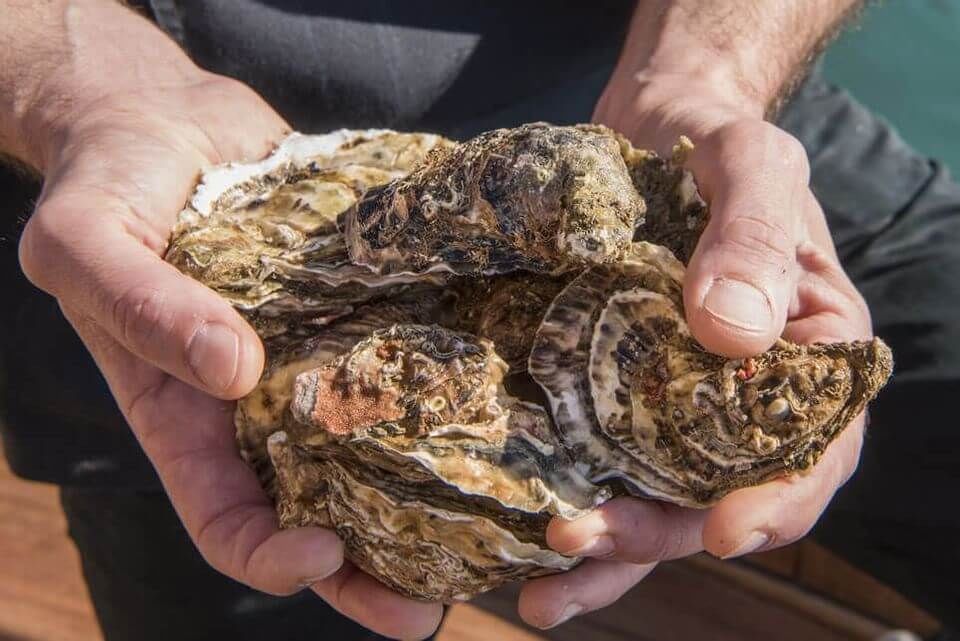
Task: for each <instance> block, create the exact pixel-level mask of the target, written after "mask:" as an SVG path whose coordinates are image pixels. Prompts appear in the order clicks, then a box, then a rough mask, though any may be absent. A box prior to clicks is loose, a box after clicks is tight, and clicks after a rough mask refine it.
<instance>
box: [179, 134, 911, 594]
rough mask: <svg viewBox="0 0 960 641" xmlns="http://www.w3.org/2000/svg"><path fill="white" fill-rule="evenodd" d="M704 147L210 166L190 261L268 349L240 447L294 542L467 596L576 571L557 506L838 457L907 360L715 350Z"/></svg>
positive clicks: (710, 484) (480, 145)
mask: <svg viewBox="0 0 960 641" xmlns="http://www.w3.org/2000/svg"><path fill="white" fill-rule="evenodd" d="M690 148H691V145H690V143H689V141H687V140H686V139H681V141H680V142H679V143H678V145H677V147H676V148H675V150H674V155H673V157H672V158H661V157H658V156H657V155H656V154H655V153H653V152H650V151H644V150H638V149H634V148H633V147H632V146H631V144H630V143H629V142H628V141H627V140H626V139H625V138H623V137H622V136H620V135H619V134H617V133H615V132H613V131H611V130H609V129H607V128H604V127H601V126H593V125H580V126H575V127H558V126H551V125H547V124H543V123H534V124H529V125H524V126H521V127H517V128H514V129H500V130H495V131H491V132H487V133H484V134H481V135H480V136H478V137H476V138H474V139H471V140H469V141H466V142H463V143H459V144H458V143H454V142H452V141H450V140H447V139H444V138H442V137H440V136H436V135H429V134H418V133H398V132H394V131H386V130H368V131H349V130H340V131H336V132H333V133H329V134H326V135H317V136H306V135H301V134H292V135H291V136H290V137H289V138H287V139H286V140H285V141H284V142H283V144H281V145H280V146H279V147H278V148H277V149H276V150H275V152H274V153H273V154H272V155H270V156H269V157H268V158H266V159H265V160H263V161H262V162H258V163H253V164H229V165H224V166H220V167H215V168H213V169H210V170H208V171H206V172H205V173H204V174H203V176H202V177H201V180H200V183H199V185H198V186H197V189H196V191H195V193H194V195H193V196H192V198H191V199H190V201H189V202H188V203H187V205H186V208H185V209H184V210H183V212H182V214H181V215H180V218H179V223H178V225H177V227H176V229H175V230H174V234H173V238H172V240H171V244H170V247H169V250H168V252H167V255H166V259H167V260H168V261H169V262H171V263H172V264H174V265H176V266H177V267H178V268H179V269H180V270H181V271H183V272H184V273H186V274H188V275H190V276H191V277H193V278H195V279H197V280H198V281H200V282H202V283H204V284H206V285H207V286H209V287H211V288H212V289H214V290H215V291H216V292H218V293H219V294H220V295H222V296H223V297H225V298H226V299H227V300H228V301H230V302H231V303H232V304H233V305H234V306H235V307H236V308H237V309H238V310H239V311H240V312H241V313H242V314H243V315H244V316H245V317H246V318H247V319H248V320H249V322H250V323H251V324H252V325H253V327H254V328H255V329H256V330H257V332H258V333H259V335H260V336H261V338H262V339H263V342H264V345H265V347H266V352H267V366H266V370H265V372H264V374H263V378H262V380H261V381H260V383H259V385H258V386H257V388H256V389H255V390H254V391H253V392H252V393H250V394H249V395H248V396H246V397H245V398H243V399H241V400H240V401H239V402H238V404H237V409H236V427H237V438H238V441H239V445H240V449H241V452H242V454H243V456H244V457H245V459H246V460H247V461H248V462H249V464H250V465H251V466H252V468H253V469H254V470H255V471H256V473H257V474H258V476H259V478H260V480H261V482H262V484H263V487H264V488H265V490H266V491H267V492H268V493H269V495H270V496H271V497H272V498H273V499H274V501H275V503H276V507H277V512H278V515H279V519H280V522H281V525H282V526H283V527H286V528H291V527H298V526H307V525H318V526H323V527H329V528H332V529H334V530H335V531H336V532H337V534H338V535H339V536H340V537H341V538H342V539H343V541H344V543H345V546H346V550H347V555H348V558H349V559H350V560H351V561H352V562H353V563H354V564H356V565H357V566H359V567H360V568H362V569H363V570H364V571H366V572H368V573H370V574H372V575H373V576H375V577H377V578H378V579H380V580H381V581H383V582H384V583H385V584H387V585H388V586H390V587H391V588H393V589H395V590H398V591H399V592H401V593H404V594H406V595H409V596H412V597H415V598H420V599H428V600H440V601H446V602H450V601H455V600H462V599H467V598H470V597H471V596H474V595H476V594H478V593H481V592H483V591H486V590H489V589H491V588H494V587H496V586H498V585H500V584H502V583H503V582H505V581H510V580H517V579H523V578H528V577H533V576H538V575H543V574H549V573H553V572H558V571H562V570H566V569H569V568H571V567H573V566H574V565H575V564H576V563H577V562H578V561H579V559H577V558H570V557H566V556H563V555H560V554H558V553H556V552H554V551H553V550H551V549H550V548H549V547H548V546H547V545H546V541H545V529H546V526H547V523H548V522H549V521H550V519H551V518H553V517H555V516H559V517H563V518H575V517H577V516H580V515H582V514H585V513H586V512H587V511H589V510H591V509H592V508H594V507H596V506H598V505H600V504H601V503H603V502H604V501H606V500H608V499H609V498H611V497H613V496H617V495H622V494H632V495H635V496H638V497H642V498H646V499H650V500H659V501H668V502H671V503H675V504H679V505H684V506H691V507H704V506H708V505H710V504H712V503H714V502H716V501H717V500H718V499H720V498H721V497H723V496H724V495H725V494H727V493H728V492H730V491H732V490H735V489H737V488H741V487H744V486H748V485H753V484H757V483H761V482H763V481H766V480H768V479H771V478H774V477H777V476H780V475H784V474H789V473H792V472H795V471H799V470H804V469H806V468H809V467H810V466H812V465H814V464H815V463H816V461H817V460H818V458H819V457H820V456H821V454H822V453H823V452H824V450H825V448H826V447H827V446H828V444H829V443H830V442H831V440H833V439H834V438H835V437H836V436H837V434H838V433H839V432H840V431H841V430H843V429H844V427H845V426H846V425H847V424H848V423H849V422H850V421H851V420H852V419H853V418H854V417H855V416H856V415H857V414H858V413H860V412H861V411H862V410H863V409H864V407H865V405H866V404H867V403H868V402H869V401H870V400H871V399H872V398H873V397H874V395H875V394H876V393H877V392H878V390H879V389H880V387H881V386H882V385H883V384H884V383H885V381H886V380H887V378H888V376H889V375H890V371H891V367H892V360H891V355H890V352H889V349H888V348H887V347H886V346H885V345H884V344H883V343H882V342H881V341H880V340H878V339H874V340H872V341H865V342H853V343H837V344H829V345H812V346H799V345H794V344H790V343H788V342H786V341H780V342H778V343H777V345H775V346H774V347H773V348H772V349H771V350H769V351H767V352H765V353H763V354H760V355H757V356H756V357H754V358H749V359H727V358H724V357H722V356H718V355H715V354H711V353H709V352H707V351H705V350H704V349H703V348H702V347H701V346H700V345H699V344H698V343H697V342H696V340H695V339H694V338H693V336H692V335H691V334H690V331H689V329H688V328H687V326H686V324H685V322H684V310H683V303H682V290H681V283H682V281H683V274H684V262H685V261H687V260H688V258H689V256H690V254H691V252H692V251H693V248H694V246H695V245H696V242H697V239H698V237H699V234H700V232H701V230H702V229H703V228H704V226H705V224H706V222H707V218H708V209H707V207H706V205H705V203H704V201H703V200H702V199H701V197H700V195H699V193H698V191H697V187H696V184H695V182H694V180H693V177H692V176H691V174H690V173H689V171H687V170H686V169H684V166H683V165H684V159H685V156H686V154H687V153H688V152H689V150H690Z"/></svg>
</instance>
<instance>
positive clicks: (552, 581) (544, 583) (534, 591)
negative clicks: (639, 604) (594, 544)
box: [517, 559, 655, 628]
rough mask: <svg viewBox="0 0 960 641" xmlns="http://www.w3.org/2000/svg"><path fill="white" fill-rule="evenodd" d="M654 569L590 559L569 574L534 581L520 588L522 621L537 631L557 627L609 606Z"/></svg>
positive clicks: (647, 565) (519, 606) (518, 606)
mask: <svg viewBox="0 0 960 641" xmlns="http://www.w3.org/2000/svg"><path fill="white" fill-rule="evenodd" d="M654 567H655V564H652V563H651V564H646V565H635V564H633V563H622V562H619V561H601V560H597V559H589V560H587V561H584V562H583V563H582V564H580V565H579V566H577V567H576V568H574V569H573V570H571V571H569V572H564V573H562V574H554V575H552V576H547V577H543V578H539V579H533V580H532V581H528V582H527V583H525V584H524V585H523V587H522V588H521V589H520V601H519V603H518V604H517V608H518V610H519V612H520V618H522V619H523V620H524V621H526V622H527V623H528V624H530V625H532V626H535V627H538V628H553V627H556V626H558V625H560V624H561V623H563V622H565V621H568V620H570V619H571V618H573V617H575V616H577V615H581V614H586V613H587V612H592V611H593V610H599V609H600V608H603V607H606V606H608V605H610V604H611V603H613V602H614V601H616V600H617V599H619V598H620V597H621V596H623V595H624V593H625V592H626V591H627V590H629V589H630V588H632V587H633V586H634V585H636V584H637V583H639V582H640V581H641V580H643V578H644V577H646V576H647V575H648V574H650V572H652V571H653V568H654Z"/></svg>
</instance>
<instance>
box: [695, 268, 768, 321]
mask: <svg viewBox="0 0 960 641" xmlns="http://www.w3.org/2000/svg"><path fill="white" fill-rule="evenodd" d="M703 308H704V309H705V310H707V312H708V313H709V314H710V315H711V316H713V317H715V318H717V319H719V320H721V321H723V322H724V323H727V324H728V325H731V326H733V327H738V328H740V329H744V330H747V331H750V332H766V331H768V330H769V329H770V326H771V325H772V323H773V310H772V309H771V308H770V301H769V300H768V299H767V297H766V295H765V294H764V293H763V292H761V291H760V290H759V289H757V288H756V287H754V286H753V285H750V284H749V283H744V282H742V281H739V280H731V279H729V278H718V279H716V280H714V281H713V283H712V284H711V285H710V289H709V290H708V291H707V295H706V297H704V299H703Z"/></svg>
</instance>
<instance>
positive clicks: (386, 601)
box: [312, 563, 443, 639]
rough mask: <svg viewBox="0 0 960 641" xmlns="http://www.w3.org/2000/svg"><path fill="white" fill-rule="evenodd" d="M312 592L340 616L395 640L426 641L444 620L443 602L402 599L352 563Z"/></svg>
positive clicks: (320, 583) (316, 586)
mask: <svg viewBox="0 0 960 641" xmlns="http://www.w3.org/2000/svg"><path fill="white" fill-rule="evenodd" d="M312 589H313V591H314V592H316V593H317V594H318V595H320V597H322V598H323V600H324V601H326V602H327V603H329V604H330V605H331V606H332V607H333V608H335V609H336V610H337V611H338V612H340V614H342V615H344V616H346V617H349V618H351V619H353V620H354V621H357V622H359V623H361V624H362V625H364V626H366V627H368V628H370V629H371V630H373V631H374V632H376V633H378V634H382V635H383V636H386V637H390V638H391V639H394V638H396V639H424V638H426V637H428V636H430V635H431V634H433V633H434V631H436V629H437V627H438V626H439V625H440V620H441V619H442V617H443V606H442V605H440V604H439V603H426V602H423V601H415V600H413V599H408V598H407V597H404V596H401V595H400V594H397V593H396V592H394V591H393V590H390V589H389V588H387V587H386V586H385V585H383V584H382V583H380V582H379V581H377V580H376V579H374V578H373V577H371V576H370V575H368V574H365V573H364V572H361V571H360V570H358V569H357V568H356V567H355V566H354V565H353V564H350V563H347V564H345V565H344V566H343V567H342V568H341V569H340V570H339V571H338V572H337V573H336V574H334V575H333V576H331V577H329V578H327V579H325V580H323V581H320V582H318V583H317V584H316V585H314V586H313V587H312Z"/></svg>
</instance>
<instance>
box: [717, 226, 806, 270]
mask: <svg viewBox="0 0 960 641" xmlns="http://www.w3.org/2000/svg"><path fill="white" fill-rule="evenodd" d="M721 237H722V238H723V241H722V243H723V244H724V245H727V246H728V247H729V248H730V249H733V250H735V251H736V252H737V253H739V252H746V253H747V254H748V255H749V256H750V257H752V258H755V259H759V260H760V261H761V262H763V263H768V264H771V265H773V266H776V267H778V268H781V269H783V268H786V267H787V266H788V265H791V264H792V263H794V262H795V260H796V244H795V243H794V242H793V236H792V234H790V232H789V231H787V229H786V228H785V227H784V226H783V225H782V224H781V223H779V222H778V221H777V220H776V219H775V218H773V217H766V216H738V217H736V218H734V219H733V220H731V221H729V222H728V223H727V224H726V225H724V227H723V230H722V232H721Z"/></svg>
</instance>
